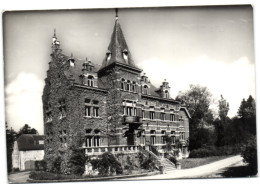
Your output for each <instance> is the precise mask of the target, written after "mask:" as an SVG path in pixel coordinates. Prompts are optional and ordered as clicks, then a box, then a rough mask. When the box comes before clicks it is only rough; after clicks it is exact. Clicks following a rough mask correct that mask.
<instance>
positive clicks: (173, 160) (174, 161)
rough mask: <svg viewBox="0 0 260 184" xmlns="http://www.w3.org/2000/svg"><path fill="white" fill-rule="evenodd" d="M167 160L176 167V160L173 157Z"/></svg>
mask: <svg viewBox="0 0 260 184" xmlns="http://www.w3.org/2000/svg"><path fill="white" fill-rule="evenodd" d="M169 160H170V161H171V162H172V163H173V164H174V165H176V163H177V159H176V158H175V157H170V158H169Z"/></svg>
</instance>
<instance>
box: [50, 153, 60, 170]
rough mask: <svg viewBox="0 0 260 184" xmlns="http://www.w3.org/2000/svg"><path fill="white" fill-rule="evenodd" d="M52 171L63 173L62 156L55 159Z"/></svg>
mask: <svg viewBox="0 0 260 184" xmlns="http://www.w3.org/2000/svg"><path fill="white" fill-rule="evenodd" d="M51 171H52V172H53V173H57V174H59V173H61V157H60V156H58V157H57V158H56V159H55V161H54V162H53V165H52V169H51Z"/></svg>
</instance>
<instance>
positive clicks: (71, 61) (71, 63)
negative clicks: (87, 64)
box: [69, 59, 75, 67]
mask: <svg viewBox="0 0 260 184" xmlns="http://www.w3.org/2000/svg"><path fill="white" fill-rule="evenodd" d="M69 62H70V66H71V67H74V65H75V60H74V59H69Z"/></svg>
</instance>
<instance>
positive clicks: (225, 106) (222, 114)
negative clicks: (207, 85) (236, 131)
mask: <svg viewBox="0 0 260 184" xmlns="http://www.w3.org/2000/svg"><path fill="white" fill-rule="evenodd" d="M220 97H221V99H220V100H219V101H218V114H219V118H220V120H221V121H222V122H226V119H227V117H228V116H227V114H228V111H229V103H228V102H227V100H226V99H224V98H223V96H222V95H221V96H220Z"/></svg>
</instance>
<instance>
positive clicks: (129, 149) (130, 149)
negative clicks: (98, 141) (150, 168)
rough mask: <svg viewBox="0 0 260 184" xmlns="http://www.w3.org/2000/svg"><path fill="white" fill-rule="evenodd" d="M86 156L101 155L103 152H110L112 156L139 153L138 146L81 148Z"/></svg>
mask: <svg viewBox="0 0 260 184" xmlns="http://www.w3.org/2000/svg"><path fill="white" fill-rule="evenodd" d="M83 148H84V149H85V154H86V155H102V154H103V153H105V152H111V153H113V154H120V153H136V152H139V150H140V147H139V146H129V145H125V146H100V147H83Z"/></svg>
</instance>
